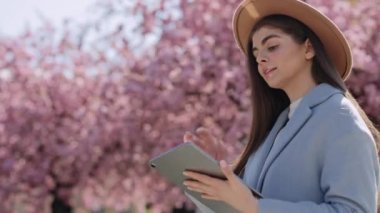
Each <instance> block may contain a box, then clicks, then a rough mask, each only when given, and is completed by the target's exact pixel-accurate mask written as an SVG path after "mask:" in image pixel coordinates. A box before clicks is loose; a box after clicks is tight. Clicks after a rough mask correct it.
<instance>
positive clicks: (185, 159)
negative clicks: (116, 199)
mask: <svg viewBox="0 0 380 213" xmlns="http://www.w3.org/2000/svg"><path fill="white" fill-rule="evenodd" d="M149 163H150V165H151V167H153V168H155V169H157V171H158V172H159V173H160V174H161V175H162V176H165V177H166V178H167V179H168V180H169V181H170V182H172V183H174V184H176V185H177V186H179V187H180V188H181V189H182V190H184V191H185V193H186V194H188V195H191V197H192V198H193V199H196V200H198V201H199V202H200V203H202V204H203V205H205V206H207V207H208V208H210V209H211V210H213V211H214V212H218V213H234V212H237V211H236V210H235V209H234V208H232V207H231V206H229V205H227V204H226V203H224V202H221V201H213V200H207V199H204V198H202V197H201V194H200V193H198V192H193V191H190V190H187V188H186V187H185V186H184V185H183V181H184V180H185V179H186V177H185V176H184V175H183V174H182V172H183V171H185V170H192V171H197V172H200V173H204V174H207V175H210V176H213V177H217V178H221V179H225V177H224V175H223V173H222V171H221V170H220V168H219V165H218V162H217V161H216V160H214V159H213V158H212V157H210V156H209V155H208V154H207V153H205V152H204V151H203V150H202V149H200V148H199V147H198V146H196V145H195V144H193V143H191V142H186V143H183V144H180V145H178V146H176V147H174V148H172V149H170V150H169V151H167V152H165V153H163V154H161V155H159V156H157V157H155V158H153V159H152V160H150V161H149Z"/></svg>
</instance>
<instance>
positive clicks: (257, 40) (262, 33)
mask: <svg viewBox="0 0 380 213" xmlns="http://www.w3.org/2000/svg"><path fill="white" fill-rule="evenodd" d="M269 35H277V36H279V37H283V36H285V33H284V32H283V31H282V30H280V29H278V28H274V27H269V26H264V27H261V28H260V29H258V30H257V31H256V32H255V33H253V35H252V38H251V39H252V43H253V46H259V45H261V41H262V40H263V39H264V38H265V37H267V36H269Z"/></svg>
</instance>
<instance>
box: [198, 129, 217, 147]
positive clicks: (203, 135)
mask: <svg viewBox="0 0 380 213" xmlns="http://www.w3.org/2000/svg"><path fill="white" fill-rule="evenodd" d="M195 132H196V133H197V135H198V137H199V138H200V139H202V140H205V141H207V144H212V145H216V144H217V141H216V139H215V137H214V136H213V135H212V134H211V132H210V131H209V130H208V129H206V128H204V127H199V128H198V129H196V130H195Z"/></svg>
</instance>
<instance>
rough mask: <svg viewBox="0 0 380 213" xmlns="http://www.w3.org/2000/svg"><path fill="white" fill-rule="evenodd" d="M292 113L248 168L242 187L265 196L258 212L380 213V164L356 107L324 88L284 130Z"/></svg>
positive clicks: (306, 100) (282, 119)
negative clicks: (379, 202)
mask: <svg viewBox="0 0 380 213" xmlns="http://www.w3.org/2000/svg"><path fill="white" fill-rule="evenodd" d="M288 111H289V109H286V110H284V111H283V112H282V113H281V114H280V116H279V117H278V119H277V121H276V123H275V124H274V126H273V128H272V129H271V131H270V132H269V134H268V136H267V137H266V139H265V142H264V143H263V144H262V145H261V146H260V147H259V149H258V150H257V151H256V152H255V153H254V154H252V155H251V156H250V158H249V160H248V162H247V165H246V167H245V171H244V175H243V181H244V182H245V183H246V184H247V185H249V186H250V187H252V188H254V189H256V190H258V191H259V192H261V193H262V195H263V196H264V198H263V199H260V200H259V212H260V213H277V212H289V213H301V212H302V213H304V212H315V213H325V212H326V213H327V212H368V213H372V212H373V213H374V212H376V203H377V190H378V185H379V160H378V156H377V152H376V147H375V143H374V139H373V137H372V135H371V133H370V131H369V130H368V128H367V126H366V125H365V123H364V121H363V119H362V118H361V116H360V115H359V113H358V111H357V110H356V108H355V107H354V106H353V104H352V103H351V102H350V101H349V100H348V99H347V98H346V97H345V96H344V95H343V94H342V92H341V91H340V90H338V89H335V88H333V87H332V86H330V85H328V84H320V85H318V86H317V87H315V88H313V89H312V90H311V91H310V92H308V93H307V94H306V95H305V96H304V97H303V99H302V101H301V102H300V104H299V105H298V107H297V108H296V110H295V112H294V114H293V116H292V117H291V118H290V120H289V121H288V123H287V124H286V125H285V126H284V123H285V122H286V120H287V116H288ZM280 130H281V131H280Z"/></svg>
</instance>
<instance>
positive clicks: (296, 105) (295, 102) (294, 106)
mask: <svg viewBox="0 0 380 213" xmlns="http://www.w3.org/2000/svg"><path fill="white" fill-rule="evenodd" d="M301 100H302V97H301V98H299V99H297V100H295V101H294V102H292V103H290V106H289V114H288V118H289V119H290V118H291V117H292V116H293V113H294V111H295V110H296V108H297V107H298V105H299V104H300V102H301Z"/></svg>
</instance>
